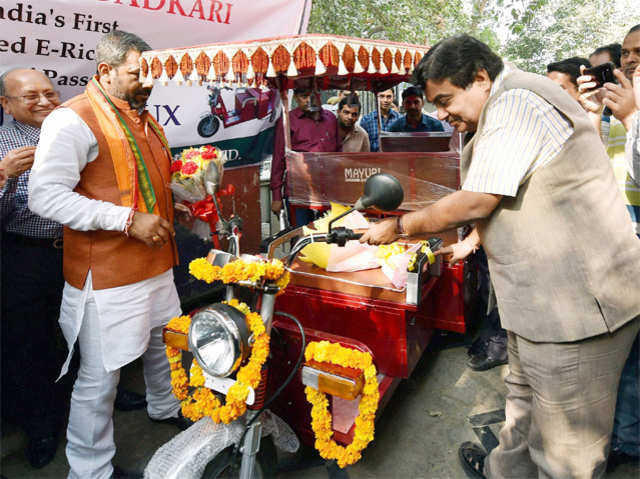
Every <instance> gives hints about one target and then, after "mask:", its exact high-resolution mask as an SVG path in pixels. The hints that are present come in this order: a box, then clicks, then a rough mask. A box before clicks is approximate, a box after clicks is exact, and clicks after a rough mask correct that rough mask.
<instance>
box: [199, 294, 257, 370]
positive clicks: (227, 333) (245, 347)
mask: <svg viewBox="0 0 640 479" xmlns="http://www.w3.org/2000/svg"><path fill="white" fill-rule="evenodd" d="M189 349H190V350H191V352H192V353H193V355H194V356H195V357H196V359H197V360H198V364H200V366H201V367H202V369H203V370H204V371H206V372H207V373H209V374H210V375H212V376H218V377H226V376H229V375H230V374H232V373H233V372H235V371H236V370H237V369H238V367H239V366H240V364H241V363H242V361H243V360H244V359H245V358H246V357H247V356H248V354H249V349H250V348H249V329H248V328H247V323H246V320H245V317H244V314H243V313H241V312H240V311H238V310H237V309H236V308H233V307H231V306H229V305H226V304H220V303H217V304H212V305H211V306H208V307H207V308H206V309H203V310H202V311H199V312H197V313H196V314H195V315H194V316H193V318H192V319H191V327H190V328H189Z"/></svg>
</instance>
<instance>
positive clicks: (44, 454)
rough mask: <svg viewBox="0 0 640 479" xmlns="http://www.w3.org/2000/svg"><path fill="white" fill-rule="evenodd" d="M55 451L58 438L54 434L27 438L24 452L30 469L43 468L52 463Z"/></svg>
mask: <svg viewBox="0 0 640 479" xmlns="http://www.w3.org/2000/svg"><path fill="white" fill-rule="evenodd" d="M57 449H58V436H57V435H56V434H51V435H49V436H39V437H32V438H29V442H28V444H27V450H26V454H27V460H28V461H29V464H31V467H34V468H36V469H40V468H43V467H44V466H46V465H47V464H49V463H50V462H51V461H53V458H54V457H55V455H56V451H57Z"/></svg>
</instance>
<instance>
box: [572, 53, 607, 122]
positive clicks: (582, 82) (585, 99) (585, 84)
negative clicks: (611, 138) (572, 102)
mask: <svg viewBox="0 0 640 479" xmlns="http://www.w3.org/2000/svg"><path fill="white" fill-rule="evenodd" d="M585 69H586V68H585V66H584V65H580V73H581V74H582V73H583V72H584V70H585ZM576 82H577V83H578V91H579V92H580V96H579V97H578V102H580V105H582V108H584V109H585V110H586V111H587V114H588V115H589V118H590V119H591V123H592V124H593V126H594V128H595V129H596V131H597V132H598V133H599V132H600V121H601V117H602V110H603V108H604V105H603V104H602V100H603V97H604V88H598V84H597V83H596V82H595V81H593V77H591V75H582V76H579V77H578V78H577V79H576Z"/></svg>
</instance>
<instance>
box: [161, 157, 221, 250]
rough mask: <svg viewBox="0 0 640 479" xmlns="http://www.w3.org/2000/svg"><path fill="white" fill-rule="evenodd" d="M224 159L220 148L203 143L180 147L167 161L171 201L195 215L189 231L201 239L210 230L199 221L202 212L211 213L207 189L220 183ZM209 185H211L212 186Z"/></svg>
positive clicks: (207, 235)
mask: <svg viewBox="0 0 640 479" xmlns="http://www.w3.org/2000/svg"><path fill="white" fill-rule="evenodd" d="M226 161H227V156H226V154H225V152H224V151H221V150H219V149H218V148H216V147H214V146H212V145H204V146H201V147H199V148H186V149H184V150H182V151H181V152H180V153H179V154H177V155H175V157H174V160H173V162H172V163H171V183H170V187H171V191H172V192H173V195H174V198H175V201H176V203H180V204H182V205H183V206H184V207H186V208H188V209H189V210H190V211H191V213H192V215H193V216H194V217H196V218H198V219H196V221H195V223H194V225H193V227H192V232H194V233H195V234H197V235H198V236H200V237H201V238H203V239H208V238H209V237H210V233H211V232H210V228H209V225H208V224H207V223H206V222H205V221H202V220H203V218H205V217H206V214H205V213H207V212H208V213H209V214H215V212H214V211H211V210H212V208H213V203H212V201H211V197H210V195H209V193H208V192H207V189H209V191H215V190H217V187H218V186H220V184H221V183H222V175H223V171H224V163H225V162H226ZM208 184H209V188H207V186H208ZM213 185H215V188H212V186H213Z"/></svg>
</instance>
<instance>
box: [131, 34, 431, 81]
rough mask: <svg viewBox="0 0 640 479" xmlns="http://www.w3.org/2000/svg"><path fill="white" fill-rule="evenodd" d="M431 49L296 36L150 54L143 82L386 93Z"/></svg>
mask: <svg viewBox="0 0 640 479" xmlns="http://www.w3.org/2000/svg"><path fill="white" fill-rule="evenodd" d="M427 51H428V47H426V46H421V45H413V44H409V43H396V42H390V41H385V40H368V39H361V38H350V37H344V36H337V35H319V34H308V35H294V36H285V37H278V38H267V39H261V40H249V41H244V42H230V43H211V44H206V45H197V46H192V47H182V48H169V49H163V50H150V51H147V52H144V53H143V54H142V57H141V60H140V64H141V68H140V78H141V80H142V82H143V83H144V84H145V85H151V84H152V83H153V80H158V81H159V82H161V83H163V84H167V83H168V82H170V81H171V82H175V83H177V84H185V85H190V84H193V83H196V84H201V83H203V82H209V83H214V84H220V85H222V86H229V87H234V86H236V87H268V88H277V89H279V90H286V89H289V88H295V87H302V88H304V87H308V88H312V89H320V90H327V89H349V90H371V91H383V90H386V89H388V88H391V87H393V86H394V85H397V84H398V83H400V82H404V81H409V79H410V77H411V74H412V73H413V70H414V68H415V66H416V65H417V64H418V62H419V61H420V59H421V58H422V57H423V56H424V54H425V53H426V52H427Z"/></svg>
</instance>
